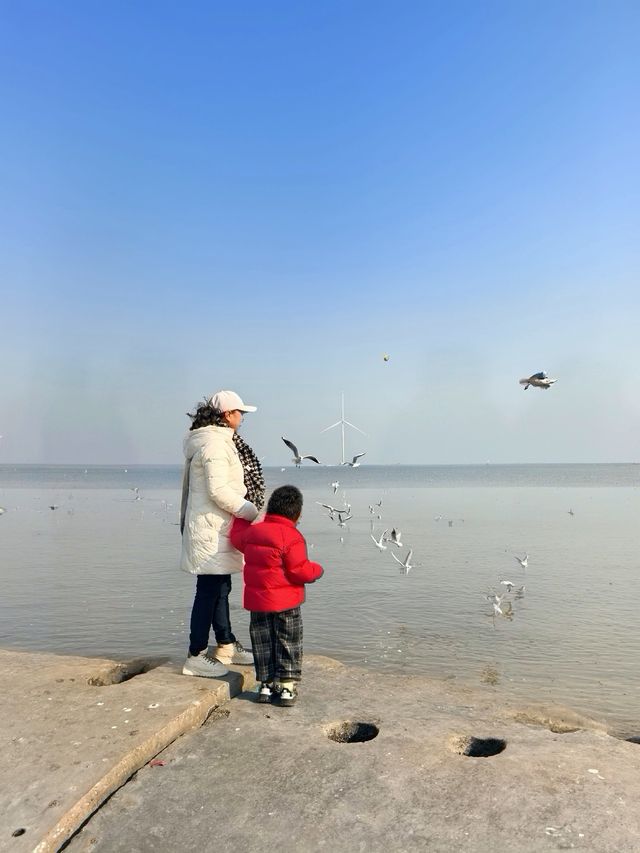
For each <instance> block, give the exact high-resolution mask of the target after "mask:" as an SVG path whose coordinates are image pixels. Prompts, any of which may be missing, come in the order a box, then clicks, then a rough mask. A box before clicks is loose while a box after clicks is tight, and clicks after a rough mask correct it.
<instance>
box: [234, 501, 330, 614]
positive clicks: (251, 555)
mask: <svg viewBox="0 0 640 853" xmlns="http://www.w3.org/2000/svg"><path fill="white" fill-rule="evenodd" d="M229 539H230V540H231V544H232V545H233V546H234V547H235V548H237V549H238V551H242V553H243V554H244V572H243V574H242V577H243V588H242V604H243V607H244V608H245V610H256V611H260V612H263V613H274V612H280V611H281V610H291V608H293V607H297V606H298V605H299V604H302V602H303V601H304V598H305V596H304V585H305V584H306V583H313V581H315V580H318V578H319V577H321V576H322V574H323V572H324V570H323V568H322V566H321V565H319V563H312V562H311V560H309V559H308V558H307V543H306V542H305V541H304V536H303V535H302V533H300V531H299V530H298V528H297V527H296V525H295V522H293V521H291V520H290V519H288V518H284V517H283V516H281V515H265V517H264V521H261V522H258V523H257V524H251V523H250V522H249V521H245V520H244V519H242V518H236V519H235V520H234V522H233V525H232V526H231V532H230V534H229Z"/></svg>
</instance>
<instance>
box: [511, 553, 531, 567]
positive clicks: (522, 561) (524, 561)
mask: <svg viewBox="0 0 640 853" xmlns="http://www.w3.org/2000/svg"><path fill="white" fill-rule="evenodd" d="M514 559H515V560H517V561H518V562H519V563H520V565H521V566H522V568H523V569H526V568H527V566H528V565H529V555H528V554H525V555H524V557H523V558H522V559H520V557H516V556H515V555H514Z"/></svg>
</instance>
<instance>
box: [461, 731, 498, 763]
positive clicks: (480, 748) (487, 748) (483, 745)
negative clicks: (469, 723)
mask: <svg viewBox="0 0 640 853" xmlns="http://www.w3.org/2000/svg"><path fill="white" fill-rule="evenodd" d="M506 748H507V742H506V740H502V738H498V737H473V736H472V735H463V736H457V737H454V738H452V739H451V742H450V749H451V750H452V751H453V752H457V753H458V755H467V756H468V757H469V758H491V756H492V755H499V754H500V753H501V752H504V750H505V749H506Z"/></svg>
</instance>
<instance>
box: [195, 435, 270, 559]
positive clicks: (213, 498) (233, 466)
mask: <svg viewBox="0 0 640 853" xmlns="http://www.w3.org/2000/svg"><path fill="white" fill-rule="evenodd" d="M184 455H185V457H186V463H185V483H184V485H183V506H182V519H181V521H182V525H183V533H182V554H181V557H180V568H181V569H182V570H183V571H185V572H190V573H191V574H194V575H230V574H232V573H233V572H240V571H242V566H243V559H242V554H241V553H240V552H239V551H236V549H235V548H234V547H233V545H232V544H231V543H230V542H229V538H228V534H229V529H230V527H231V521H232V519H233V517H234V516H235V515H239V514H243V515H245V513H246V510H247V508H248V507H253V504H250V503H248V502H247V501H245V498H244V496H245V494H246V493H247V489H246V487H245V484H244V472H243V469H242V463H241V462H240V458H239V456H238V453H237V451H236V448H235V445H234V443H233V430H232V429H229V428H228V427H219V426H206V427H201V428H200V429H194V430H193V431H192V432H189V433H187V435H186V437H185V439H184ZM187 487H188V498H187V494H186V489H187ZM185 498H186V501H185ZM185 503H186V505H185ZM253 509H254V515H255V514H256V513H255V508H253ZM245 517H246V515H245Z"/></svg>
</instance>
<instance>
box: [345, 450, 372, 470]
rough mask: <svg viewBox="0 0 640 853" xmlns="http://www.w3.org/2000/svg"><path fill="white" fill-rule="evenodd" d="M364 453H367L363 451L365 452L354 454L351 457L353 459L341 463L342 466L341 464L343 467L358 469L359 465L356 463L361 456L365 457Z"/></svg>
mask: <svg viewBox="0 0 640 853" xmlns="http://www.w3.org/2000/svg"><path fill="white" fill-rule="evenodd" d="M366 452H367V451H366V450H365V452H364V453H356V455H355V456H354V457H353V459H352V460H351V462H343V463H342V464H343V465H348V466H349V468H359V467H360V463H359V462H358V459H361V458H362V457H363V456H365V455H366Z"/></svg>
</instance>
